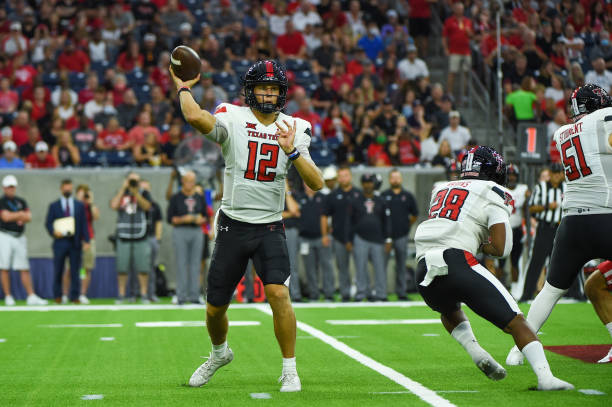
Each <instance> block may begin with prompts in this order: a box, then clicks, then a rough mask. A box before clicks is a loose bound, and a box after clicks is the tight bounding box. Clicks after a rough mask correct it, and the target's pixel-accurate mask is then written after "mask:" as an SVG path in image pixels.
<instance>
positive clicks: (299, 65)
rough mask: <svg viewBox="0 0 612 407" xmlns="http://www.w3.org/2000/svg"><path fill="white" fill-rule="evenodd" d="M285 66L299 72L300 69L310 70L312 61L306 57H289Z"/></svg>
mask: <svg viewBox="0 0 612 407" xmlns="http://www.w3.org/2000/svg"><path fill="white" fill-rule="evenodd" d="M285 68H287V70H288V71H293V72H295V73H296V74H297V73H298V72H299V71H310V63H309V62H308V61H306V60H305V59H287V63H286V64H285Z"/></svg>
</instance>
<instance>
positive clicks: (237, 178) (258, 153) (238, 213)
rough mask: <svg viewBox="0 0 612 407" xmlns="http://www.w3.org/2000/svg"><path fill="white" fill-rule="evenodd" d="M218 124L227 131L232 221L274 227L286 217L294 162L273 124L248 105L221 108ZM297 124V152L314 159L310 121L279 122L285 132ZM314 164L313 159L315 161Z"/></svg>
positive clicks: (226, 202) (226, 195) (226, 186)
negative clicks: (287, 180) (265, 122)
mask: <svg viewBox="0 0 612 407" xmlns="http://www.w3.org/2000/svg"><path fill="white" fill-rule="evenodd" d="M214 116H215V118H216V119H217V124H216V125H217V126H220V127H222V128H223V129H225V131H227V137H226V138H225V139H224V140H223V141H222V142H221V149H222V152H223V158H224V159H225V172H224V177H223V200H222V201H221V209H222V210H223V212H224V213H225V214H226V215H227V216H229V217H230V218H232V219H235V220H238V221H241V222H247V223H269V222H277V221H280V220H281V219H282V211H283V208H284V205H285V177H286V175H287V171H288V170H289V167H290V165H291V161H290V160H289V159H288V158H287V155H286V154H285V153H284V152H283V150H282V149H281V148H280V146H279V145H278V142H277V138H278V136H277V135H276V131H277V127H276V125H275V124H274V123H272V124H271V125H269V126H265V125H263V124H262V123H261V122H259V120H257V118H256V117H255V115H254V114H253V112H252V111H251V108H250V107H248V106H236V105H232V104H230V103H222V104H220V105H219V106H218V107H217V109H216V111H215V114H214ZM283 120H286V121H287V122H288V123H290V124H291V125H293V122H294V121H295V122H296V132H295V141H294V145H295V148H297V150H298V151H299V152H300V155H301V156H302V157H304V158H305V159H307V160H311V158H310V154H309V152H308V147H309V146H310V137H311V134H312V133H311V132H312V130H311V128H310V127H311V126H310V123H309V122H307V121H305V120H302V119H298V118H294V117H291V116H288V115H286V114H284V113H279V115H278V117H277V119H276V122H277V123H278V124H279V125H280V126H282V127H283V128H286V127H287V126H286V125H285V124H284V123H283ZM311 161H312V160H311Z"/></svg>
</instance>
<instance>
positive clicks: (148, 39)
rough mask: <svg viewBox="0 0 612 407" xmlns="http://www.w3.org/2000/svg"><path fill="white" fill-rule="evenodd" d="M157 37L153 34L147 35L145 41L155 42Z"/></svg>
mask: <svg viewBox="0 0 612 407" xmlns="http://www.w3.org/2000/svg"><path fill="white" fill-rule="evenodd" d="M155 39H156V37H155V34H153V33H146V34H145V36H144V40H145V41H155Z"/></svg>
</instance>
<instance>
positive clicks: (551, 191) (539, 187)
mask: <svg viewBox="0 0 612 407" xmlns="http://www.w3.org/2000/svg"><path fill="white" fill-rule="evenodd" d="M564 193H565V182H561V183H560V184H559V185H558V186H557V188H554V187H553V186H552V184H551V183H550V182H544V181H542V182H540V183H539V184H536V186H535V188H534V191H533V195H531V201H529V205H530V206H533V205H541V206H543V207H544V208H547V207H548V204H550V203H552V202H556V203H557V208H555V209H545V210H543V211H542V212H538V213H536V214H534V216H535V218H536V219H537V220H538V221H539V222H545V223H548V224H551V225H558V224H559V223H560V222H561V215H562V212H561V202H562V201H563V194H564Z"/></svg>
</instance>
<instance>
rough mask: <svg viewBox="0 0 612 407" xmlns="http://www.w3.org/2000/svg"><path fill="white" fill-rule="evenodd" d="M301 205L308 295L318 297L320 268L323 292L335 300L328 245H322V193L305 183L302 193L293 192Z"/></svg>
mask: <svg viewBox="0 0 612 407" xmlns="http://www.w3.org/2000/svg"><path fill="white" fill-rule="evenodd" d="M296 200H297V202H298V204H299V205H300V214H301V215H300V222H299V225H300V248H301V250H300V252H301V253H302V256H303V259H304V267H305V268H306V280H307V282H308V296H309V298H310V300H311V301H318V300H319V271H320V272H321V280H322V283H323V295H324V296H325V299H326V300H328V301H333V300H334V291H335V290H336V283H335V282H334V269H333V267H332V253H331V246H330V245H327V246H324V245H323V240H322V234H321V216H322V215H323V212H324V211H325V195H323V194H322V193H320V192H315V191H313V190H312V189H310V188H309V187H308V185H304V193H302V194H299V195H297V196H296Z"/></svg>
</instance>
